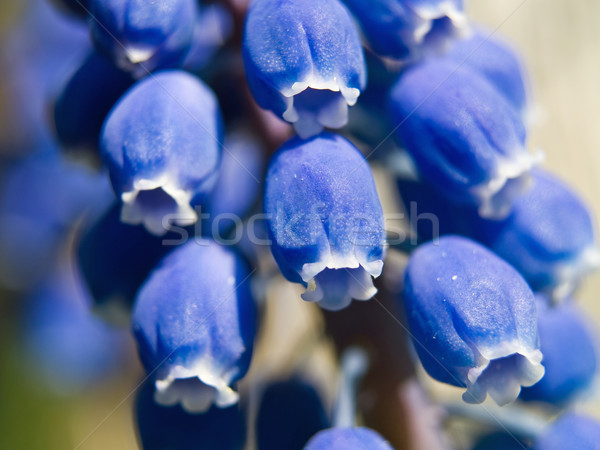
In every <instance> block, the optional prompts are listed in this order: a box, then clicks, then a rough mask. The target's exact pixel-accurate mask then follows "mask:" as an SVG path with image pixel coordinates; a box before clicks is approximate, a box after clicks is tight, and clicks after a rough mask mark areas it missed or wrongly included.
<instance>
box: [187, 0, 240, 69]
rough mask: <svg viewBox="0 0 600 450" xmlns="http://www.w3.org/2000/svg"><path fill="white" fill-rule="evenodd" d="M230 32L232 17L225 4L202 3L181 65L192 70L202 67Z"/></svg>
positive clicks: (231, 30)
mask: <svg viewBox="0 0 600 450" xmlns="http://www.w3.org/2000/svg"><path fill="white" fill-rule="evenodd" d="M232 32H233V19H232V17H231V14H229V12H228V11H227V9H226V8H225V6H223V5H221V4H219V3H213V4H208V5H203V6H202V8H200V11H199V12H198V15H197V17H196V25H195V26H194V35H193V38H192V45H191V47H190V51H189V52H188V54H187V56H186V57H185V61H184V63H183V67H184V68H185V69H186V70H190V71H192V72H197V71H199V70H201V69H203V68H204V67H205V66H206V65H207V64H208V62H209V61H210V60H211V58H212V56H213V55H214V54H215V53H216V52H217V50H219V48H220V47H221V46H222V45H223V44H224V43H225V41H227V39H228V38H229V36H230V35H231V33H232Z"/></svg>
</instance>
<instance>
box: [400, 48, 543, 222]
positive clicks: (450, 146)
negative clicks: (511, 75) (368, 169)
mask: <svg viewBox="0 0 600 450" xmlns="http://www.w3.org/2000/svg"><path fill="white" fill-rule="evenodd" d="M389 111H390V118H391V120H392V124H393V125H396V134H397V137H398V138H399V140H400V141H401V142H402V144H403V145H404V146H405V148H406V150H407V151H408V152H409V153H410V155H411V157H412V158H413V160H414V162H415V164H416V166H417V169H418V172H419V175H420V176H421V177H422V179H423V181H425V182H426V183H428V184H429V185H430V186H432V187H433V188H435V189H436V190H437V191H438V192H439V193H440V194H441V195H443V196H445V197H446V198H448V199H450V200H452V201H454V202H456V203H461V204H469V205H474V206H476V207H477V208H478V209H479V213H480V214H481V215H482V216H483V217H489V218H501V217H504V216H506V215H507V214H508V213H509V212H510V209H511V206H512V203H513V201H514V199H515V198H516V197H518V196H519V195H521V194H522V193H523V192H524V191H525V190H526V189H527V187H528V186H529V181H530V176H529V170H530V169H531V167H533V166H534V165H535V164H536V163H537V162H538V161H539V155H531V154H529V153H528V152H527V150H526V148H525V127H524V125H523V122H522V120H521V117H520V115H519V113H518V112H517V111H516V110H515V108H514V107H513V106H512V105H511V104H510V103H509V102H508V100H507V99H506V98H505V97H504V96H503V95H502V94H501V93H500V92H498V90H497V89H496V88H495V87H494V86H493V85H492V84H490V83H489V82H488V81H486V79H485V78H484V77H483V76H481V75H480V74H479V73H477V72H476V71H475V70H473V69H469V68H468V67H460V66H458V65H457V64H456V63H453V62H450V61H448V60H441V59H434V60H430V61H427V62H424V63H421V64H417V65H415V66H413V67H412V68H409V69H407V70H406V71H405V72H404V73H403V74H402V75H401V76H400V79H399V80H398V82H397V83H396V84H395V86H394V87H393V88H392V91H391V94H390V99H389Z"/></svg>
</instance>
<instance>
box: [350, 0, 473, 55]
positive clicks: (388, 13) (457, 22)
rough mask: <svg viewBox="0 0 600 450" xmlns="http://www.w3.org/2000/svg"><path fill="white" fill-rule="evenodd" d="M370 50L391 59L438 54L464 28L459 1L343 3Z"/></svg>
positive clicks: (408, 0)
mask: <svg viewBox="0 0 600 450" xmlns="http://www.w3.org/2000/svg"><path fill="white" fill-rule="evenodd" d="M344 3H346V5H348V8H350V10H351V11H352V12H353V14H354V16H355V17H356V20H357V21H358V22H359V23H360V25H361V27H362V30H363V32H364V34H365V36H366V38H367V40H368V42H369V44H370V47H371V48H372V50H373V51H374V52H375V53H377V54H378V55H381V56H387V57H390V58H394V59H415V58H419V57H423V56H426V55H427V54H430V53H436V52H440V51H442V50H443V49H444V47H445V46H446V45H447V44H448V41H450V40H452V39H453V38H455V37H456V36H460V35H461V34H462V33H463V31H464V30H465V29H466V24H467V20H466V17H465V15H464V13H463V5H462V3H463V2H462V0H371V1H368V2H365V1H364V0H344Z"/></svg>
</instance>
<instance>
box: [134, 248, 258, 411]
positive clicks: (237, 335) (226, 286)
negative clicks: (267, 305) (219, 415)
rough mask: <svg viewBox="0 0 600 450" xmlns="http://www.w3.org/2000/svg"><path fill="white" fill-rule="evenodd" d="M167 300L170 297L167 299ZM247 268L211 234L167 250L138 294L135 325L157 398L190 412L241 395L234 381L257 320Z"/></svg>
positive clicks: (244, 362) (247, 360) (247, 358)
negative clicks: (153, 377)
mask: <svg viewBox="0 0 600 450" xmlns="http://www.w3.org/2000/svg"><path fill="white" fill-rule="evenodd" d="M165 300H168V301H165ZM255 322H256V310H255V305H254V300H253V298H252V296H251V293H250V280H249V272H248V268H247V267H246V265H245V264H244V263H243V261H242V260H241V259H240V257H239V256H237V255H236V254H235V253H234V252H233V251H231V250H229V249H228V248H225V247H221V246H219V245H217V244H216V243H214V242H212V241H209V240H196V241H190V242H188V243H187V244H185V245H183V246H181V247H179V248H177V249H176V250H175V251H173V252H172V253H170V254H169V255H168V256H167V257H166V258H165V259H164V260H163V261H162V262H161V264H160V265H159V267H158V268H157V269H156V270H155V271H154V272H153V273H152V274H151V275H150V277H149V278H148V280H147V281H146V282H145V283H144V285H143V286H142V288H141V289H140V292H139V294H138V296H137V299H136V303H135V307H134V311H133V330H134V333H135V336H136V339H137V342H138V350H139V353H140V358H141V360H142V363H143V364H144V367H145V368H146V371H147V372H148V373H152V374H155V376H156V388H157V391H156V394H155V398H156V400H157V401H158V402H159V403H161V404H163V405H174V404H177V403H181V405H182V407H183V408H184V409H186V410H187V411H190V412H194V411H197V412H201V411H206V410H208V408H209V407H210V406H211V405H212V404H213V403H215V404H216V405H217V406H218V407H220V408H224V407H228V406H231V405H233V404H234V403H236V402H237V400H238V394H237V393H236V392H235V391H234V390H233V389H232V384H233V383H234V382H235V381H237V380H238V379H240V378H241V377H243V376H244V375H245V374H246V372H247V370H248V366H249V364H250V357H251V354H252V346H253V341H254V335H255V327H256V324H255Z"/></svg>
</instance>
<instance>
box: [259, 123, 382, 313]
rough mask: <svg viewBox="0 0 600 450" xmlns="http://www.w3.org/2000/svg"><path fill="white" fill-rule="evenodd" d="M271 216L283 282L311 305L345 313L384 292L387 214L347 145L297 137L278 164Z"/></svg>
mask: <svg viewBox="0 0 600 450" xmlns="http://www.w3.org/2000/svg"><path fill="white" fill-rule="evenodd" d="M264 205H265V212H266V214H267V225H268V231H269V235H270V239H271V240H272V245H271V250H272V252H273V256H274V257H275V260H276V261H277V264H278V265H279V268H280V269H281V272H282V273H283V275H284V276H285V277H286V278H287V279H288V280H289V281H292V282H295V283H301V284H302V285H303V286H305V287H306V291H305V292H304V294H302V298H304V300H308V301H312V302H318V303H319V305H320V306H321V307H323V308H325V309H330V310H339V309H342V308H345V307H346V306H348V305H349V304H350V302H351V301H352V299H353V298H354V299H357V300H368V299H370V298H371V297H373V295H375V293H376V292H377V290H376V289H375V287H374V286H373V281H372V279H371V277H372V276H374V277H378V276H379V275H380V274H381V270H382V268H383V258H384V254H385V232H384V223H383V212H382V209H381V204H380V202H379V198H378V196H377V191H376V189H375V184H374V182H373V176H372V174H371V171H370V169H369V165H368V164H367V162H366V161H365V159H364V157H363V156H362V155H361V154H360V152H359V151H358V150H357V149H356V148H355V147H354V146H353V145H352V144H351V143H350V142H348V141H347V140H346V139H344V138H342V137H340V136H337V135H334V134H329V133H323V134H320V135H319V136H316V137H313V138H311V139H309V140H306V141H305V140H302V139H299V138H294V139H291V140H290V141H288V142H287V143H286V144H284V145H283V146H282V147H281V149H280V150H279V151H278V152H277V153H276V154H275V156H273V159H272V160H271V163H270V166H269V169H268V173H267V180H266V190H265V199H264Z"/></svg>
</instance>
